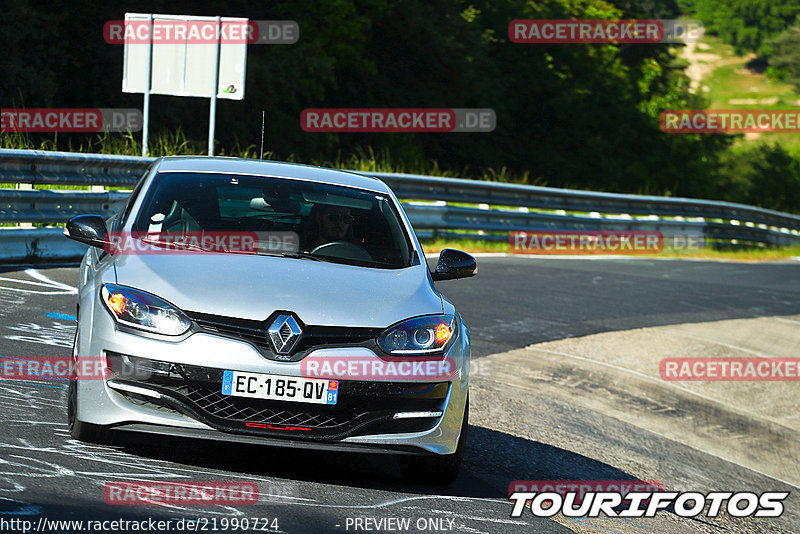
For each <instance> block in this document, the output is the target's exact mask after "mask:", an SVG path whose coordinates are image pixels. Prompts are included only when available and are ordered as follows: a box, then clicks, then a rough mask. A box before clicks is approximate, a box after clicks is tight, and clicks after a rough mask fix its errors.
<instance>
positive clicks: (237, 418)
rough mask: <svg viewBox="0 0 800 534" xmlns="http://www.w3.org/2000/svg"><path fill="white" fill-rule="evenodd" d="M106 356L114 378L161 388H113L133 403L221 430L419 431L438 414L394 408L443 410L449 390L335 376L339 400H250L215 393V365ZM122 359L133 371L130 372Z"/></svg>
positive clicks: (310, 433)
mask: <svg viewBox="0 0 800 534" xmlns="http://www.w3.org/2000/svg"><path fill="white" fill-rule="evenodd" d="M106 355H107V358H108V361H109V363H110V364H111V369H112V377H113V378H114V379H115V380H117V381H121V382H125V383H130V384H134V385H143V386H147V387H148V388H150V389H153V390H155V391H158V392H159V393H161V394H162V399H158V400H156V399H153V398H150V397H145V396H142V395H140V394H136V393H130V392H125V391H118V392H119V393H120V394H123V395H125V396H127V397H129V398H130V399H131V400H133V401H134V402H136V403H137V404H139V405H143V406H144V405H147V406H151V407H153V408H154V409H158V410H172V411H173V412H178V413H183V414H184V415H188V416H189V417H192V418H194V419H197V420H199V421H201V422H203V423H205V424H208V425H209V426H212V427H214V428H217V429H218V430H222V431H227V432H238V433H253V430H252V427H251V426H250V425H252V424H254V423H255V424H261V425H271V426H273V427H303V430H304V431H303V432H302V435H299V436H298V435H295V434H292V435H291V437H292V438H300V439H303V438H307V439H320V440H339V439H343V438H345V437H349V436H355V435H365V434H371V433H377V430H376V429H380V432H379V433H393V432H395V433H397V432H419V431H424V430H428V429H430V428H433V426H434V425H435V424H436V422H437V421H438V419H437V418H424V419H408V420H393V419H392V416H393V415H394V413H396V412H401V411H437V410H444V404H445V401H446V398H447V393H448V391H449V383H447V382H440V383H424V384H423V383H399V382H360V381H340V382H339V402H338V403H337V404H335V405H327V404H307V403H297V402H285V401H276V400H266V399H250V398H245V397H233V396H229V395H223V394H222V393H221V391H220V390H221V384H222V370H221V369H215V368H208V367H200V366H191V365H183V364H169V363H166V362H157V361H154V360H149V359H144V358H138V357H131V356H124V357H123V355H121V354H117V353H113V352H107V353H106ZM123 358H124V359H125V360H127V361H128V362H130V365H133V366H134V368H135V369H138V371H132V370H131V367H130V366H129V364H128V363H125V361H124V360H123ZM142 369H148V371H146V372H142ZM277 430H280V428H278V429H277ZM258 433H261V434H269V433H270V431H269V430H267V431H265V430H259V431H258ZM282 437H287V436H286V435H282Z"/></svg>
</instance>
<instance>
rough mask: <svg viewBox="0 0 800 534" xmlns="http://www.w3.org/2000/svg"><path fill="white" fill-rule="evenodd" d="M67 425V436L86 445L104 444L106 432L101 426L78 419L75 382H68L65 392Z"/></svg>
mask: <svg viewBox="0 0 800 534" xmlns="http://www.w3.org/2000/svg"><path fill="white" fill-rule="evenodd" d="M67 425H68V427H69V435H70V436H72V438H74V439H77V440H78V441H83V442H86V443H97V444H100V443H106V442H107V438H106V432H105V429H104V428H103V427H102V426H99V425H93V424H91V423H84V422H83V421H81V420H79V419H78V385H77V384H76V382H75V380H70V381H69V389H68V390H67Z"/></svg>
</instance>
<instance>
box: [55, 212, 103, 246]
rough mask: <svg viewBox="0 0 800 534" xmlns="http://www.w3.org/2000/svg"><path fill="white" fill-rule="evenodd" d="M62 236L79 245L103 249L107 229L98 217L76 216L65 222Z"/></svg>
mask: <svg viewBox="0 0 800 534" xmlns="http://www.w3.org/2000/svg"><path fill="white" fill-rule="evenodd" d="M64 235H65V236H67V237H68V238H70V239H74V240H75V241H78V242H80V243H85V244H87V245H90V246H93V247H98V248H103V245H104V244H105V243H106V237H107V235H108V229H107V228H106V221H105V220H104V219H103V218H102V217H101V216H100V215H78V216H76V217H73V218H71V219H70V220H69V221H67V226H66V228H64Z"/></svg>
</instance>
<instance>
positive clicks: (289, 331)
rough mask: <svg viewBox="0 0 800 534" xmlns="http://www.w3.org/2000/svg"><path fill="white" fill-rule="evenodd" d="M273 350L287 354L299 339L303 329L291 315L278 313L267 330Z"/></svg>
mask: <svg viewBox="0 0 800 534" xmlns="http://www.w3.org/2000/svg"><path fill="white" fill-rule="evenodd" d="M267 333H268V334H269V339H270V341H271V342H272V346H273V347H274V348H275V352H277V353H278V354H289V353H290V352H292V349H293V348H294V347H295V345H297V342H298V341H300V338H301V337H302V336H303V331H302V330H301V329H300V325H298V324H297V321H295V320H294V317H292V316H291V315H279V316H278V317H276V318H275V320H274V321H273V322H272V324H271V325H270V327H269V329H268V330H267Z"/></svg>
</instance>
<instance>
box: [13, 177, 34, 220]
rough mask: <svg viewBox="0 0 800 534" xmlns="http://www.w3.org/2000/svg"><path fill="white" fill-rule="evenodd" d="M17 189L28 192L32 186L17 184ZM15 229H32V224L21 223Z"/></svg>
mask: <svg viewBox="0 0 800 534" xmlns="http://www.w3.org/2000/svg"><path fill="white" fill-rule="evenodd" d="M17 189H24V190H26V191H30V190H31V189H33V184H17ZM17 228H33V223H29V222H21V223H18V224H17Z"/></svg>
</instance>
